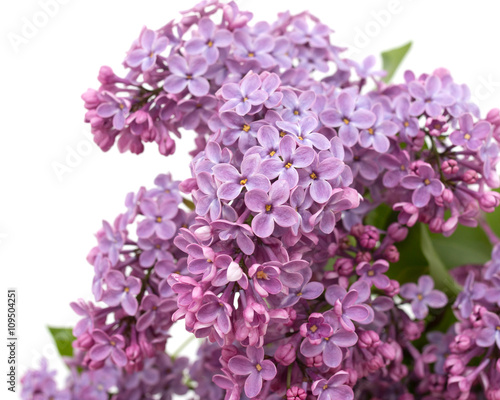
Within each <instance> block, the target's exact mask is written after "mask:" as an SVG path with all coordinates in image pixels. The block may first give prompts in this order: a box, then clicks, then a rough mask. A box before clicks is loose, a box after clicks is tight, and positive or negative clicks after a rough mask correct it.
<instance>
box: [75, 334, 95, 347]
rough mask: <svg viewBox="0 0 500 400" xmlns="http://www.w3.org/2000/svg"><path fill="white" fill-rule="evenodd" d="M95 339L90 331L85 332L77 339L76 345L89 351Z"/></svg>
mask: <svg viewBox="0 0 500 400" xmlns="http://www.w3.org/2000/svg"><path fill="white" fill-rule="evenodd" d="M94 343H95V342H94V339H93V338H92V335H90V334H89V333H87V332H85V333H83V334H82V335H81V336H80V337H78V339H76V341H75V347H76V348H77V349H81V350H85V351H89V350H90V348H91V347H92V346H93V345H94Z"/></svg>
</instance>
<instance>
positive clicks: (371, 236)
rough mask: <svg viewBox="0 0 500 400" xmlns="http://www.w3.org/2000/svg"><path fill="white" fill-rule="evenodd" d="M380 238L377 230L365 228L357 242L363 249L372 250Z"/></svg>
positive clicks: (371, 227) (370, 227)
mask: <svg viewBox="0 0 500 400" xmlns="http://www.w3.org/2000/svg"><path fill="white" fill-rule="evenodd" d="M379 238H380V235H379V233H378V231H377V228H375V227H373V226H366V227H365V231H364V232H363V233H362V234H361V236H360V238H359V241H360V243H361V246H363V247H364V248H365V249H373V248H374V247H375V246H376V245H377V242H378V240H379Z"/></svg>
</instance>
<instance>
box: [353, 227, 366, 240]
mask: <svg viewBox="0 0 500 400" xmlns="http://www.w3.org/2000/svg"><path fill="white" fill-rule="evenodd" d="M364 232H365V226H364V225H363V224H356V225H353V227H352V228H351V235H353V236H354V237H356V238H360V237H361V235H362V234H363V233H364Z"/></svg>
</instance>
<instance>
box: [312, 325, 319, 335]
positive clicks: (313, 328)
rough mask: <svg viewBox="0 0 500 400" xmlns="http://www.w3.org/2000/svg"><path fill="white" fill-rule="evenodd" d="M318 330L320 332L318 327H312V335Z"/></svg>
mask: <svg viewBox="0 0 500 400" xmlns="http://www.w3.org/2000/svg"><path fill="white" fill-rule="evenodd" d="M317 330H318V327H317V326H316V325H313V326H311V329H310V331H311V332H312V333H314V332H316V331H317Z"/></svg>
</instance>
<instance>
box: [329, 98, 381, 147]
mask: <svg viewBox="0 0 500 400" xmlns="http://www.w3.org/2000/svg"><path fill="white" fill-rule="evenodd" d="M336 106H337V108H336V109H329V110H325V111H323V112H322V113H321V114H320V119H321V122H323V123H324V124H325V125H326V126H331V127H334V128H339V127H340V128H339V130H338V132H339V136H340V139H342V142H343V143H344V145H346V146H348V147H351V146H354V145H355V144H356V143H357V142H358V137H359V129H369V128H370V127H372V125H373V124H374V123H375V121H376V117H375V115H374V114H373V113H372V112H371V111H369V110H364V109H358V110H356V101H355V99H354V98H353V97H352V96H351V95H350V94H349V93H348V92H342V93H341V94H340V95H339V97H337V100H336Z"/></svg>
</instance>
